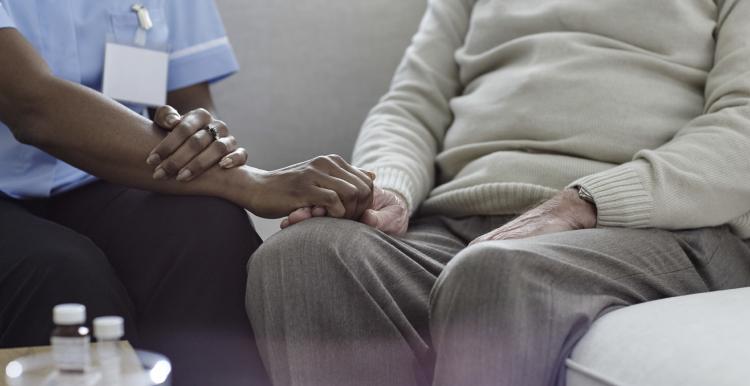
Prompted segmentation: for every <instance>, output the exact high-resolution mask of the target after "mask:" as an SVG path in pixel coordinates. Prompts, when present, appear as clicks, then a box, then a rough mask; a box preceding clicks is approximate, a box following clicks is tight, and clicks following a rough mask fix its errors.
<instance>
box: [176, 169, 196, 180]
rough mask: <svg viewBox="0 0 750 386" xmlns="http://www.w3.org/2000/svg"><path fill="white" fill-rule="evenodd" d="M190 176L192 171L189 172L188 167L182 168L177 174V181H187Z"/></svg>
mask: <svg viewBox="0 0 750 386" xmlns="http://www.w3.org/2000/svg"><path fill="white" fill-rule="evenodd" d="M192 176H193V172H191V171H190V170H189V169H182V171H180V174H178V175H177V181H187V180H189V179H190V177H192Z"/></svg>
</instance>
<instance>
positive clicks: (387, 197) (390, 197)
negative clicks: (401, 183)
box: [359, 187, 409, 236]
mask: <svg viewBox="0 0 750 386" xmlns="http://www.w3.org/2000/svg"><path fill="white" fill-rule="evenodd" d="M373 193H374V196H373V200H372V207H371V208H370V209H368V210H366V211H365V213H364V214H363V215H362V218H361V219H360V220H359V221H361V222H362V223H364V224H367V225H369V226H371V227H373V228H375V229H378V230H380V231H382V232H385V233H389V234H392V235H396V236H400V235H403V234H404V233H406V230H407V228H409V208H407V207H406V200H405V199H404V198H403V197H401V195H400V194H398V193H396V192H392V191H390V190H383V189H380V188H378V187H375V190H374V192H373Z"/></svg>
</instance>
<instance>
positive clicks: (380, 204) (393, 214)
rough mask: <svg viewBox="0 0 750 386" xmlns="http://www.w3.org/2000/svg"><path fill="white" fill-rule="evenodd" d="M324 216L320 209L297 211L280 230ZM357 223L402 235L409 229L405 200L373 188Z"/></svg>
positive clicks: (323, 211)
mask: <svg viewBox="0 0 750 386" xmlns="http://www.w3.org/2000/svg"><path fill="white" fill-rule="evenodd" d="M373 177H374V175H373ZM326 214H327V211H326V210H325V209H324V208H321V207H314V208H309V207H307V208H301V209H297V210H296V211H294V212H293V213H292V214H290V215H289V217H287V218H286V219H284V221H282V222H281V228H282V229H283V228H286V227H288V226H290V225H293V224H296V223H298V222H302V221H305V220H307V219H309V218H312V217H323V216H325V215H326ZM359 221H360V222H362V223H364V224H367V225H369V226H371V227H373V228H375V229H378V230H380V231H382V232H385V233H389V234H392V235H396V236H399V235H403V234H404V233H406V230H407V228H408V227H409V209H408V208H407V207H406V200H404V198H403V197H401V195H400V194H398V193H395V192H392V191H390V190H384V189H381V188H378V187H374V188H373V199H372V205H371V206H370V208H369V209H367V210H366V211H365V212H364V213H363V214H362V217H361V218H360V219H359Z"/></svg>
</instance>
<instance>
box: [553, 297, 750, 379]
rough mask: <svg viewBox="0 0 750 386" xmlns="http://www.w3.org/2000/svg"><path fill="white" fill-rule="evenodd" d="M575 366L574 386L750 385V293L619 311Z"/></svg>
mask: <svg viewBox="0 0 750 386" xmlns="http://www.w3.org/2000/svg"><path fill="white" fill-rule="evenodd" d="M567 366H568V370H567V385H568V386H592V385H608V386H612V385H618V386H619V385H638V386H649V385H653V386H672V385H674V386H678V385H679V386H692V385H695V386H698V385H701V386H705V385H711V386H744V385H750V288H742V289H737V290H729V291H718V292H711V293H705V294H698V295H691V296H682V297H676V298H671V299H664V300H658V301H654V302H649V303H644V304H640V305H636V306H631V307H627V308H623V309H620V310H617V311H614V312H611V313H609V314H607V315H605V316H603V317H602V318H600V319H599V320H597V321H596V322H595V323H594V325H593V326H592V328H591V330H590V331H589V332H588V333H587V334H586V335H585V336H584V337H583V339H582V340H581V341H580V342H579V343H578V345H577V346H576V347H575V349H574V350H573V353H572V355H571V357H570V359H568V361H567Z"/></svg>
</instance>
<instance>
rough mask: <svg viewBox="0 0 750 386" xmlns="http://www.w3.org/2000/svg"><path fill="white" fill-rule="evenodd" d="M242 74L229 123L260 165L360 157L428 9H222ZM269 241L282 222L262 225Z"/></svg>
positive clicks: (254, 0)
mask: <svg viewBox="0 0 750 386" xmlns="http://www.w3.org/2000/svg"><path fill="white" fill-rule="evenodd" d="M215 1H216V2H217V4H218V6H219V10H220V11H221V13H222V16H223V18H224V23H225V24H226V27H227V32H228V34H229V38H230V39H231V41H232V44H233V46H234V49H235V52H236V53H237V58H238V59H239V61H240V65H241V66H242V69H241V71H240V73H239V74H238V75H235V76H234V77H232V78H229V79H228V80H225V81H223V82H222V83H219V84H217V85H216V86H215V87H214V88H213V90H214V96H215V98H216V102H217V105H218V109H219V112H220V114H221V118H222V119H224V120H225V121H227V123H228V124H229V127H230V128H231V130H232V132H233V133H234V135H235V136H237V138H238V139H239V141H240V143H242V144H243V146H245V147H246V148H247V149H248V152H249V155H250V161H249V162H250V164H252V165H253V166H256V167H260V168H264V169H276V168H279V167H282V166H286V165H289V164H292V163H295V162H299V161H303V160H306V159H309V158H312V157H314V156H316V155H320V154H330V153H338V154H341V155H343V156H345V157H346V158H349V157H350V156H351V149H352V146H353V145H354V140H355V139H356V136H357V133H358V131H359V127H360V125H361V124H362V121H363V120H364V118H365V116H366V115H367V112H368V111H369V110H370V108H372V106H373V105H374V104H375V103H376V102H377V101H378V99H379V98H380V97H381V96H382V95H383V94H384V93H385V92H386V90H387V89H388V85H389V83H390V80H391V77H392V75H393V72H394V70H395V69H396V66H397V65H398V63H399V61H400V59H401V56H402V54H403V52H404V50H405V49H406V47H407V46H408V44H409V40H410V39H411V36H412V35H413V34H414V32H415V31H416V30H417V26H418V24H419V20H420V19H421V16H422V13H423V12H424V8H425V3H426V1H425V0H215ZM253 221H254V222H255V225H256V229H257V230H258V233H259V234H260V235H261V237H263V238H268V237H269V236H270V235H271V234H273V233H274V232H276V231H277V230H278V224H279V221H269V220H264V219H259V218H257V217H254V218H253Z"/></svg>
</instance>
